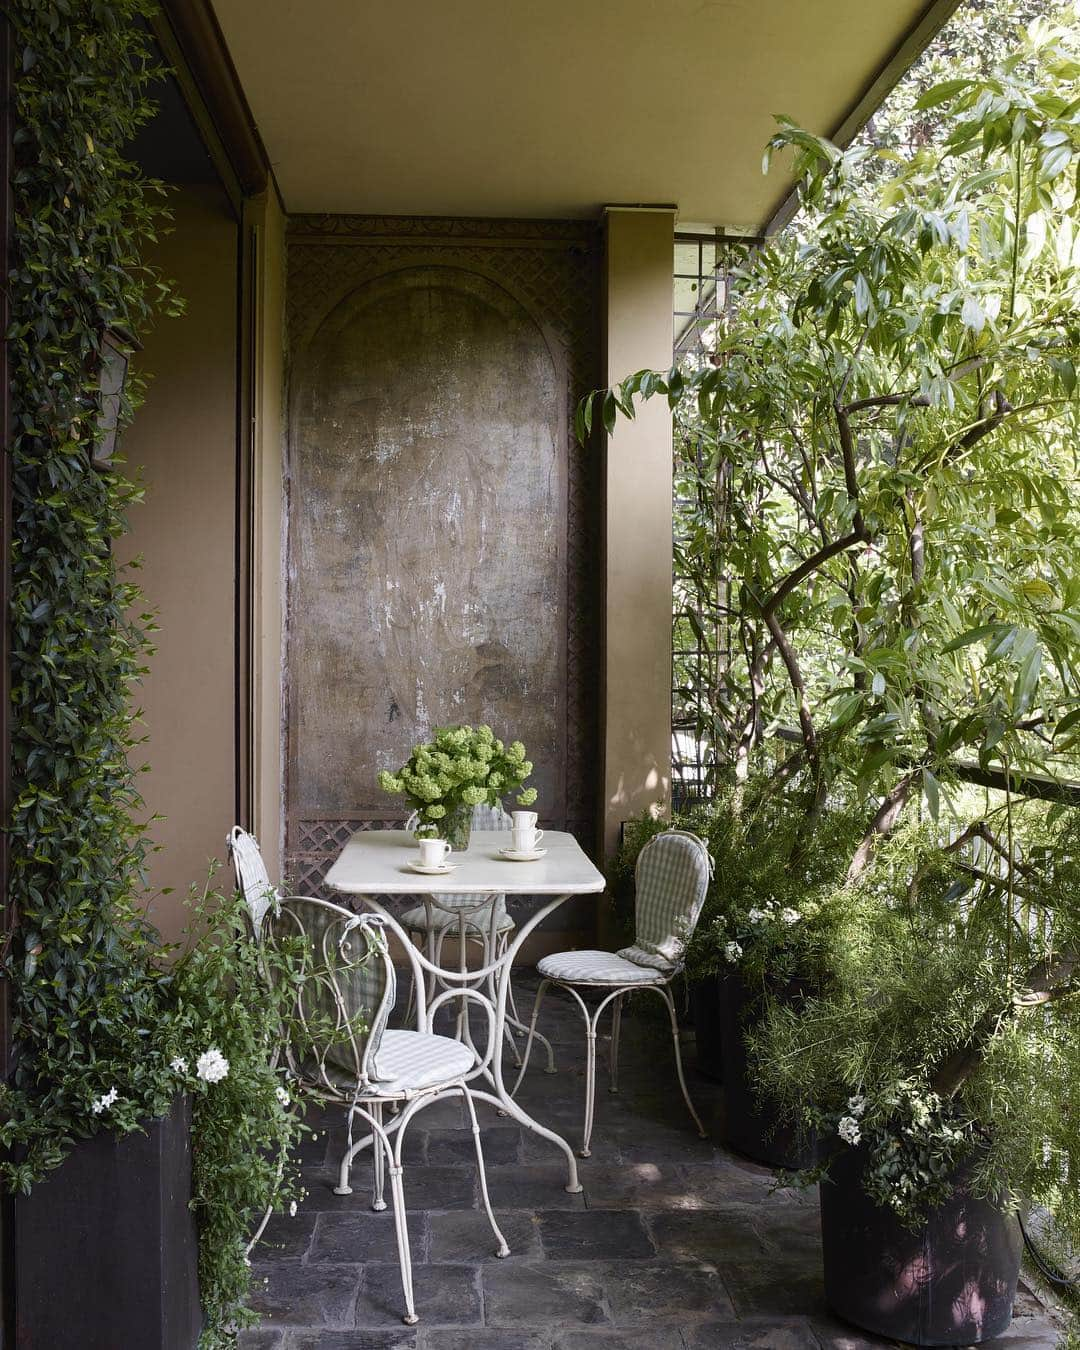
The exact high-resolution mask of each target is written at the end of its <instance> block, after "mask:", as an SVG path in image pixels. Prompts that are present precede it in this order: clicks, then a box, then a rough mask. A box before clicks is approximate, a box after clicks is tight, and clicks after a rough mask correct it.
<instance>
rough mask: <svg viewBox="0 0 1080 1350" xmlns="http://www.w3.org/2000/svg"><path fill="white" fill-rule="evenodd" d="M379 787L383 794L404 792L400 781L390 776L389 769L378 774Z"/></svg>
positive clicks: (393, 775) (394, 776)
mask: <svg viewBox="0 0 1080 1350" xmlns="http://www.w3.org/2000/svg"><path fill="white" fill-rule="evenodd" d="M379 786H380V787H381V788H382V790H383V791H384V792H403V791H404V784H403V783H402V781H401V779H400V778H398V777H397V776H396V775H395V774H392V773H391V772H390V770H389V769H383V771H382V772H381V773H380V774H379Z"/></svg>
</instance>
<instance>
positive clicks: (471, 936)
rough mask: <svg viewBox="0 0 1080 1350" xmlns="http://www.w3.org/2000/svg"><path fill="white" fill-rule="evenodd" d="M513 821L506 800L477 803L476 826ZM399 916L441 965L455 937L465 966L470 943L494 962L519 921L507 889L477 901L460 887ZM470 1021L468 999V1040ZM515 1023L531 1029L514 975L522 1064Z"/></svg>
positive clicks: (432, 990) (462, 1020)
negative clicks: (519, 1003)
mask: <svg viewBox="0 0 1080 1350" xmlns="http://www.w3.org/2000/svg"><path fill="white" fill-rule="evenodd" d="M418 823H419V816H417V815H416V814H413V815H412V816H410V817H409V819H408V820H407V821H406V823H405V828H406V829H407V830H413V829H415V828H416V826H417V824H418ZM513 823H514V822H513V820H512V819H511V817H510V815H509V814H508V813H507V812H506V811H504V810H503V808H502V807H501V806H489V805H488V804H487V803H486V802H482V803H481V804H480V805H479V806H476V807H474V808H473V814H472V828H473V829H474V830H507V831H509V830H510V829H512V828H513ZM399 922H400V924H401V926H402V928H404V929H405V931H406V932H407V933H408V934H409V936H410V937H413V938H416V939H417V940H418V941H419V942H420V945H421V947H422V948H423V951H424V955H425V956H426V957H427V959H428V960H429V961H431V962H433V963H434V964H435V965H439V966H441V965H442V963H443V961H442V953H443V946H444V944H445V942H446V939H447V938H448V937H456V938H457V941H458V952H459V954H460V969H461V970H462V971H464V970H465V969H466V963H467V960H468V948H469V945H470V944H472V945H474V946H479V947H480V948H481V955H482V965H484V966H489V965H491V964H492V963H493V962H494V961H498V960H500V959H501V958H502V957H503V956H504V955H505V954H506V948H507V946H508V945H509V942H510V938H511V934H512V933H513V932H514V930H515V929H516V927H517V925H516V924H515V923H514V920H513V918H512V917H511V916H510V914H509V913H508V912H507V909H506V896H505V894H497V895H493V896H491V897H490V898H489V899H487V900H485V901H484V902H483V903H482V904H480V905H479V906H478V905H477V897H476V896H475V895H468V894H465V893H459V892H452V893H450V894H445V895H444V894H440V895H439V897H438V903H437V904H436V903H435V902H434V901H432V900H424V901H423V902H421V903H420V904H419V905H416V906H414V908H412V909H410V910H406V912H405V913H404V914H403V915H402V916H401V918H400V920H399ZM487 985H488V993H489V995H490V997H491V999H492V1002H494V1001H495V999H496V997H497V995H496V990H495V982H494V976H489V977H488V979H487ZM437 992H438V990H437V988H436V977H435V976H434V975H433V974H431V973H430V972H429V973H428V976H427V996H428V999H429V1001H430V1000H431V999H432V998H434V996H435V994H436V993H437ZM413 994H414V991H413V990H412V989H410V991H409V1002H408V1005H407V1008H406V1014H405V1015H406V1018H408V1015H409V1011H410V1010H411V1009H412V1000H413ZM467 1021H468V1004H467V1003H465V1002H463V1003H462V1004H461V1007H460V1009H459V1010H458V1028H457V1035H458V1039H459V1040H461V1039H464V1040H468V1033H467V1030H466V1023H467ZM512 1028H516V1029H517V1030H518V1031H520V1032H521V1033H522V1034H524V1033H525V1031H526V1027H525V1023H524V1022H523V1021H522V1020H521V1015H520V1013H519V1012H518V1010H517V1003H516V1002H515V1000H514V985H513V981H511V983H510V988H509V994H508V1011H507V1015H506V1022H505V1026H504V1031H505V1035H506V1040H507V1043H508V1044H509V1046H510V1049H511V1051H512V1052H513V1055H514V1059H515V1061H516V1063H517V1064H518V1066H520V1065H521V1054H520V1053H519V1051H518V1048H517V1044H516V1042H515V1041H514V1032H513V1030H512ZM536 1038H537V1040H539V1041H541V1042H542V1043H543V1045H544V1047H545V1049H546V1051H547V1060H548V1063H547V1068H548V1072H549V1073H554V1072H555V1059H554V1052H553V1051H552V1048H551V1043H550V1042H549V1041H548V1039H547V1037H546V1036H542V1035H540V1033H539V1032H537V1036H536Z"/></svg>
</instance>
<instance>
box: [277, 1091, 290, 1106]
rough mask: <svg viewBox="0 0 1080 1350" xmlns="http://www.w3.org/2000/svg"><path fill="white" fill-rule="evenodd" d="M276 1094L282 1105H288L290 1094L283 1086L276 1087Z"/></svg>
mask: <svg viewBox="0 0 1080 1350" xmlns="http://www.w3.org/2000/svg"><path fill="white" fill-rule="evenodd" d="M274 1096H275V1097H276V1098H277V1099H278V1101H279V1102H280V1103H281V1104H282V1106H288V1104H289V1094H288V1093H287V1092H286V1091H285V1089H284V1088H283V1087H276V1088H275V1089H274Z"/></svg>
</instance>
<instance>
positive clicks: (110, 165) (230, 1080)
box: [0, 0, 300, 1345]
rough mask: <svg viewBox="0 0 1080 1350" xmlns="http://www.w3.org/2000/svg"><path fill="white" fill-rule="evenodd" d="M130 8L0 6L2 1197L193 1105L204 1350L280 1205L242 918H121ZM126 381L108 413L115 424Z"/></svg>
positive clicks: (134, 595) (274, 1136)
mask: <svg viewBox="0 0 1080 1350" xmlns="http://www.w3.org/2000/svg"><path fill="white" fill-rule="evenodd" d="M151 8H152V6H151V5H150V3H148V0H110V3H108V4H101V3H97V2H96V0H45V2H44V3H43V2H42V0H12V4H11V5H9V6H8V8H7V10H6V11H5V18H6V21H7V22H8V23H9V24H10V25H11V31H12V34H13V44H14V51H15V68H16V79H15V84H14V93H13V100H14V114H15V132H14V166H13V171H12V178H11V182H12V193H13V201H14V224H13V236H12V254H13V260H12V267H11V271H10V273H9V277H8V293H9V298H10V324H9V327H8V330H7V333H6V335H5V336H6V340H7V343H8V354H9V361H10V369H11V398H12V413H13V436H12V443H11V446H10V447H9V448H10V453H11V460H12V478H13V528H12V534H13V553H12V559H11V570H12V604H11V614H10V624H11V629H10V631H11V646H12V657H11V682H12V690H11V720H12V778H13V801H14V804H13V809H12V813H11V818H10V820H9V821H8V822H7V828H8V837H9V841H10V860H11V876H10V885H9V893H8V913H7V918H8V939H7V948H6V951H5V954H4V959H5V973H6V975H7V978H8V979H9V981H10V989H11V1005H12V1029H13V1036H14V1042H15V1063H14V1072H13V1075H12V1078H11V1081H10V1082H9V1083H8V1084H6V1085H4V1087H3V1091H2V1110H3V1118H2V1120H0V1145H2V1146H3V1147H4V1149H5V1150H7V1149H10V1150H11V1152H10V1153H6V1154H5V1161H4V1163H3V1164H2V1165H0V1177H2V1179H3V1181H4V1183H5V1184H6V1185H7V1186H8V1187H10V1188H12V1189H17V1190H21V1191H26V1190H28V1189H29V1188H30V1186H31V1185H32V1184H33V1182H34V1181H35V1180H37V1179H38V1178H40V1177H41V1176H42V1175H44V1174H45V1173H46V1172H47V1171H49V1170H50V1169H52V1168H55V1167H57V1166H59V1165H60V1164H61V1162H62V1161H63V1159H64V1157H65V1155H66V1154H67V1152H68V1151H69V1149H70V1148H71V1147H72V1146H73V1144H74V1143H75V1142H76V1141H77V1140H79V1139H80V1138H86V1137H88V1136H89V1135H91V1134H93V1133H94V1132H95V1131H97V1130H100V1129H104V1128H107V1129H110V1130H112V1131H114V1132H116V1133H125V1132H128V1131H132V1130H136V1129H139V1128H141V1126H142V1123H143V1122H144V1121H145V1120H146V1119H148V1118H151V1117H156V1116H161V1115H163V1114H164V1113H166V1112H167V1111H168V1110H169V1109H170V1108H171V1106H172V1105H173V1103H174V1101H175V1098H176V1096H177V1094H178V1092H182V1091H187V1092H190V1093H192V1094H193V1095H194V1097H195V1103H194V1105H195V1112H194V1115H195V1125H194V1140H193V1150H194V1165H195V1175H196V1198H195V1204H196V1208H197V1211H198V1218H199V1228H200V1235H201V1259H200V1267H201V1269H200V1273H201V1276H202V1289H203V1299H204V1304H205V1311H206V1332H205V1343H206V1344H207V1345H221V1344H225V1343H227V1341H228V1340H229V1339H230V1337H231V1332H230V1330H229V1329H230V1327H231V1326H232V1325H233V1324H234V1323H235V1322H236V1321H237V1320H243V1317H244V1313H243V1309H242V1302H243V1299H244V1297H245V1291H246V1284H247V1274H246V1267H245V1266H244V1243H245V1241H246V1236H247V1235H248V1234H249V1233H250V1227H251V1223H252V1220H253V1218H254V1217H255V1215H256V1214H257V1213H261V1212H262V1210H263V1209H264V1208H265V1207H266V1206H267V1205H269V1204H272V1203H273V1204H277V1205H279V1206H280V1205H282V1204H287V1203H291V1198H292V1197H294V1196H295V1190H294V1189H293V1183H292V1182H291V1180H290V1179H289V1174H288V1172H287V1170H285V1171H279V1168H278V1161H277V1160H278V1159H280V1157H281V1156H282V1151H283V1150H284V1149H285V1148H286V1147H287V1145H288V1143H289V1142H290V1141H291V1140H293V1139H294V1138H295V1137H296V1133H297V1131H298V1129H299V1128H300V1127H299V1107H298V1106H296V1107H293V1106H291V1105H287V1104H286V1103H285V1102H284V1101H283V1100H279V1095H278V1091H277V1089H278V1088H281V1091H282V1094H284V1093H285V1090H284V1088H282V1087H281V1083H280V1080H279V1079H278V1078H277V1077H276V1076H275V1074H274V1071H273V1069H272V1067H271V1055H272V1047H271V1046H270V1044H269V1043H268V1042H267V1040H266V1038H265V1029H266V1026H267V1023H266V1015H267V996H266V992H265V990H263V989H259V990H258V991H257V990H256V975H257V971H256V968H255V964H254V961H255V958H254V954H253V944H252V943H251V941H250V938H248V939H246V940H242V939H241V929H242V926H243V925H242V920H241V915H240V912H239V911H238V910H237V909H236V907H235V905H234V904H233V902H231V901H226V900H222V899H221V898H220V897H215V896H213V895H210V894H207V895H206V896H204V897H203V898H202V899H200V900H199V901H198V905H197V909H198V912H199V921H200V923H202V924H205V925H206V929H205V933H204V935H203V936H202V937H201V938H200V940H199V941H198V942H197V943H196V945H195V946H193V947H192V948H191V950H189V951H188V952H187V953H185V954H183V955H181V956H180V957H179V958H178V959H176V960H173V958H174V957H175V953H174V952H170V951H168V950H167V949H164V948H162V947H161V945H160V943H159V940H158V937H157V934H156V932H155V931H154V930H153V929H152V928H151V927H150V926H149V925H148V924H147V923H146V922H145V920H144V918H143V903H144V894H143V892H144V881H143V863H144V858H145V850H146V841H145V833H144V830H145V827H144V825H143V823H142V814H143V806H142V802H141V801H140V799H139V795H138V791H137V788H136V776H137V767H138V753H139V752H138V744H139V736H138V733H137V729H136V724H135V711H134V708H133V699H134V696H135V688H136V685H137V683H138V681H139V679H140V677H141V675H142V674H143V669H144V662H145V658H146V654H147V651H148V649H149V648H148V630H149V629H150V628H151V627H152V616H150V615H149V614H148V613H146V612H145V607H144V604H143V601H142V598H141V596H140V594H139V591H138V588H137V587H136V586H135V585H134V584H133V582H132V581H131V579H130V578H129V577H128V576H127V575H126V574H124V573H123V572H122V571H121V570H120V569H119V568H118V566H117V563H116V561H115V557H114V553H113V544H114V541H115V540H116V539H117V538H118V537H119V536H120V535H121V534H122V533H123V530H124V528H125V521H124V516H125V512H126V510H127V509H128V507H129V506H131V505H132V504H133V503H134V502H136V501H138V500H139V497H140V495H141V493H140V490H139V489H138V487H137V486H136V485H135V484H134V483H133V482H132V481H131V480H130V479H128V478H127V477H125V475H124V474H123V472H122V471H121V468H120V467H119V464H115V465H113V466H110V467H109V468H108V469H106V470H99V469H95V468H94V467H92V457H93V450H94V446H95V444H96V443H97V440H98V437H99V434H100V433H99V430H98V425H97V413H98V397H99V393H98V389H99V375H100V369H101V360H102V350H103V346H102V344H103V341H104V335H105V332H106V331H107V330H109V329H112V330H113V331H114V332H116V331H118V330H119V331H121V332H125V331H126V332H129V333H137V332H138V331H139V330H140V329H141V328H142V327H143V326H144V325H145V324H146V323H147V322H148V321H149V319H150V317H151V315H152V313H155V312H157V313H164V314H166V315H172V314H176V313H178V312H179V310H180V308H181V306H180V302H179V301H178V300H177V299H176V297H175V296H174V295H173V294H172V292H171V290H170V288H169V287H168V285H167V284H166V283H165V282H164V281H163V280H162V279H161V278H160V277H159V276H158V274H157V273H156V272H155V271H154V270H153V269H152V268H150V267H148V266H147V265H146V264H145V263H144V262H143V261H142V258H141V250H142V249H143V248H144V246H145V245H146V244H147V243H150V242H152V241H153V240H154V238H155V235H156V231H157V229H158V228H159V226H160V223H161V222H162V220H163V219H164V218H165V217H166V215H167V213H166V212H165V210H164V192H165V190H164V188H163V187H162V186H161V184H158V183H156V182H153V181H151V180H148V179H146V178H144V177H143V176H142V175H141V174H140V172H139V171H138V169H137V168H136V167H135V166H134V165H132V164H131V163H129V162H128V161H127V160H126V159H125V158H124V147H125V146H126V145H127V144H128V143H129V142H130V141H131V139H132V137H133V135H134V134H135V132H136V131H137V130H138V128H139V127H140V126H142V125H144V124H145V123H146V122H147V121H148V120H149V119H150V118H151V117H152V116H153V113H154V107H153V104H152V102H151V101H150V99H149V97H148V88H149V84H150V81H151V80H152V78H153V77H154V74H155V72H154V68H153V64H152V61H151V57H150V54H149V48H148V37H147V31H146V29H145V27H144V26H143V22H142V21H143V20H144V19H145V17H146V16H147V15H149V13H150V12H151ZM139 394H140V383H139V381H138V379H137V378H135V379H133V380H130V381H129V382H128V386H127V388H126V389H125V391H124V395H123V407H122V416H123V418H124V419H125V420H126V419H127V418H128V417H130V415H131V413H132V411H133V409H134V407H135V405H136V403H137V402H138V398H139Z"/></svg>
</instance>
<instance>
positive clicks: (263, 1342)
mask: <svg viewBox="0 0 1080 1350" xmlns="http://www.w3.org/2000/svg"><path fill="white" fill-rule="evenodd" d="M284 1337H285V1332H284V1329H282V1328H278V1327H252V1328H251V1329H250V1330H248V1331H241V1333H240V1335H239V1336H238V1337H237V1339H236V1344H237V1350H282V1347H284V1345H285V1340H284Z"/></svg>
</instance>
